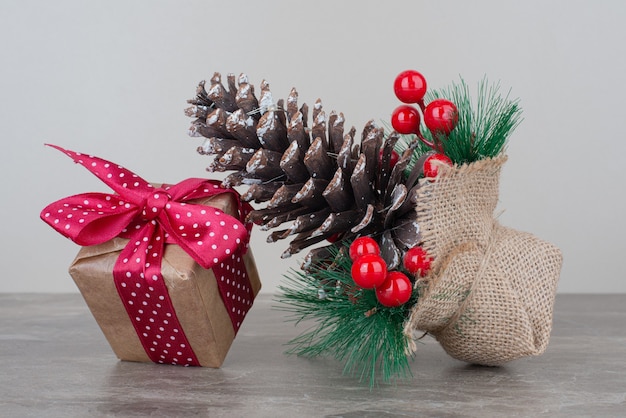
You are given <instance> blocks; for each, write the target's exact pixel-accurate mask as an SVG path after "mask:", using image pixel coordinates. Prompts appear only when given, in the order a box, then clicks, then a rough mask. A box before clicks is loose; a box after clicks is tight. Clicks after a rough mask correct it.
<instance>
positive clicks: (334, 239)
mask: <svg viewBox="0 0 626 418" xmlns="http://www.w3.org/2000/svg"><path fill="white" fill-rule="evenodd" d="M342 236H343V234H342V233H341V232H337V233H335V234H332V235H331V236H330V237H328V238H326V241H328V242H330V243H331V244H332V243H334V242H337V241H339V240H340V239H341V237H342Z"/></svg>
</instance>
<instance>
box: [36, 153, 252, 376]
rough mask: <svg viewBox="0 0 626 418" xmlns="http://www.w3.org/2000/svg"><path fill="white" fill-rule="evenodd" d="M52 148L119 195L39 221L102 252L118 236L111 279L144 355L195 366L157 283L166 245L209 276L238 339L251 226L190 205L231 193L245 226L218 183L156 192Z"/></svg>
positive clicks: (119, 170)
mask: <svg viewBox="0 0 626 418" xmlns="http://www.w3.org/2000/svg"><path fill="white" fill-rule="evenodd" d="M52 147H54V148H56V149H58V150H60V151H62V152H64V153H66V154H67V155H68V156H70V157H71V158H73V159H74V161H75V162H77V163H79V164H81V165H83V166H84V167H85V168H87V169H88V170H89V171H91V172H92V173H93V174H95V175H96V176H97V177H98V178H100V179H101V180H102V181H103V182H105V183H106V184H107V185H109V187H111V188H112V189H113V190H114V191H115V192H116V194H104V193H87V194H81V195H75V196H70V197H68V198H65V199H61V200H59V201H57V202H54V203H52V204H50V205H48V206H47V207H46V208H45V209H44V210H43V211H42V213H41V218H42V219H43V220H44V221H45V222H47V223H48V224H49V225H50V226H52V227H53V228H54V229H56V230H57V231H58V232H59V233H61V234H63V235H64V236H66V237H68V238H70V239H72V240H73V241H75V242H76V243H78V244H80V245H94V244H100V243H103V242H106V241H108V240H110V239H111V238H114V237H117V236H120V237H123V238H128V239H129V242H128V244H127V245H126V247H125V248H124V249H123V250H122V252H121V253H120V256H119V257H118V260H117V262H116V264H115V266H114V269H113V276H114V279H115V284H116V288H117V290H118V293H119V295H120V298H121V300H122V302H123V304H124V307H125V308H126V311H127V313H128V315H129V318H130V319H131V322H132V323H133V326H134V327H135V330H136V331H137V336H138V337H139V339H140V340H141V342H142V344H143V347H144V348H145V350H146V353H147V354H148V356H149V357H150V359H151V360H152V361H154V362H157V363H171V364H181V365H197V364H198V362H197V359H196V357H195V355H194V353H193V350H192V349H191V347H190V345H189V342H188V341H187V339H186V337H185V335H184V332H183V329H182V327H181V325H180V323H179V322H178V319H177V318H176V313H175V312H174V309H173V306H172V303H171V300H170V298H169V294H168V291H167V288H166V286H165V283H164V281H163V278H162V276H161V261H162V255H163V248H164V245H165V244H168V243H174V244H178V245H180V246H181V248H183V249H184V250H185V251H186V252H187V253H188V254H189V255H190V256H191V257H193V259H194V260H195V261H197V262H198V263H199V264H200V265H201V266H202V267H204V268H213V269H214V273H215V275H216V278H217V280H218V282H217V284H218V289H219V291H220V295H221V297H222V300H223V301H224V305H225V307H226V308H227V310H228V312H229V315H230V318H231V320H232V323H233V328H234V329H235V332H236V331H237V330H238V329H239V327H240V326H241V323H242V321H243V318H244V317H245V315H246V313H247V311H248V310H249V309H250V306H251V305H252V301H253V299H254V294H253V292H252V289H251V287H250V282H249V279H248V276H247V272H246V270H245V265H244V263H243V254H245V252H246V251H247V248H248V239H249V233H250V230H251V226H252V225H251V224H249V223H246V224H244V223H242V222H240V221H239V220H238V219H236V218H234V217H232V216H230V215H227V214H225V213H224V212H222V211H221V210H219V209H216V208H213V207H209V206H203V205H197V204H191V203H188V201H190V200H194V199H199V198H206V197H210V196H213V195H216V194H221V193H232V194H233V196H234V197H235V198H236V199H237V202H238V205H239V218H240V219H245V217H246V216H247V215H248V213H249V212H250V211H251V210H252V207H251V206H250V205H249V204H248V203H246V202H242V201H241V200H240V199H239V195H238V194H237V192H236V191H234V190H233V189H223V188H221V187H220V185H219V182H217V181H210V180H204V179H187V180H184V181H182V182H180V183H178V184H176V185H163V186H162V187H154V186H152V185H151V184H150V183H148V182H146V181H145V180H143V179H141V178H140V177H138V176H137V175H136V174H134V173H132V172H131V171H129V170H127V169H125V168H123V167H121V166H119V165H117V164H114V163H111V162H109V161H106V160H103V159H100V158H98V157H93V156H88V155H84V154H80V153H76V152H73V151H68V150H64V149H62V148H60V147H56V146H52Z"/></svg>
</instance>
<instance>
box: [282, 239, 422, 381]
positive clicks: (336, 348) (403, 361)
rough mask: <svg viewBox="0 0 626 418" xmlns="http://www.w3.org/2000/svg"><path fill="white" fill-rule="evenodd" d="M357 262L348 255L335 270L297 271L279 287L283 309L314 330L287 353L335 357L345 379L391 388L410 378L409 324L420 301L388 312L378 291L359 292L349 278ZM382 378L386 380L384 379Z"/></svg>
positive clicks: (337, 261) (337, 259)
mask: <svg viewBox="0 0 626 418" xmlns="http://www.w3.org/2000/svg"><path fill="white" fill-rule="evenodd" d="M351 265H352V262H351V260H350V259H349V257H347V256H346V255H345V254H344V253H343V251H341V252H339V253H338V254H336V256H335V262H334V263H333V266H332V267H330V268H329V266H317V267H316V268H314V269H312V271H311V272H310V273H305V272H303V271H297V270H292V271H291V272H290V274H289V275H288V276H286V279H287V281H286V283H287V284H288V285H286V286H280V291H281V296H279V299H278V301H279V302H280V303H281V306H280V307H279V308H280V309H282V310H285V311H288V312H289V313H290V316H289V319H290V320H292V321H295V322H296V323H300V322H301V321H312V327H311V328H309V329H308V330H307V331H305V332H304V333H302V334H301V335H300V336H298V337H296V338H295V339H293V340H291V341H290V342H289V343H288V344H289V345H290V346H291V349H289V351H288V352H287V353H289V354H297V355H301V356H307V357H315V356H321V355H330V356H333V357H335V358H336V359H337V360H339V361H341V362H343V363H344V373H345V374H350V375H353V376H358V378H359V380H360V381H368V382H369V385H370V387H373V386H374V385H375V384H376V383H377V382H379V381H380V378H381V377H382V381H383V382H385V383H387V382H390V381H392V380H394V379H396V378H408V377H410V376H411V371H410V368H409V357H410V354H409V353H408V346H409V338H408V337H407V336H406V335H405V334H404V332H403V328H404V322H405V321H406V319H407V317H408V315H409V312H410V309H411V307H412V306H413V305H414V304H415V302H416V299H417V296H416V295H417V292H414V294H413V296H412V298H411V300H410V301H409V302H407V303H406V304H404V305H402V306H399V307H395V308H387V307H384V306H382V305H381V304H380V303H379V302H378V300H377V299H376V294H375V292H374V290H366V289H361V288H360V287H358V286H356V285H355V284H354V282H353V280H352V277H351V275H350V269H351ZM381 375H382V376H381Z"/></svg>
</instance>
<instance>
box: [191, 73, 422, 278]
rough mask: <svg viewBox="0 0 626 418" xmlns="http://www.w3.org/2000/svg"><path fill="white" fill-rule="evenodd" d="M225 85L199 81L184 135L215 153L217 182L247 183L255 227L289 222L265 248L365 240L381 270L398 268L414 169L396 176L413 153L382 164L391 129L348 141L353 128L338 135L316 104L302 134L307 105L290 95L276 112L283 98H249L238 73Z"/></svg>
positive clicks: (407, 236)
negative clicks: (284, 242) (377, 252)
mask: <svg viewBox="0 0 626 418" xmlns="http://www.w3.org/2000/svg"><path fill="white" fill-rule="evenodd" d="M227 80H228V81H227V83H228V89H226V88H225V87H224V85H223V84H222V81H221V75H220V74H219V73H215V74H214V75H213V78H211V82H210V83H211V85H210V87H209V89H208V91H207V90H206V89H205V82H204V81H202V82H200V84H199V85H198V87H197V90H196V97H195V98H194V99H191V100H188V103H190V104H192V105H193V106H192V107H190V108H188V109H186V110H185V113H186V115H187V116H190V117H194V118H195V120H194V122H193V123H192V125H191V128H190V131H189V134H190V136H192V137H197V136H202V137H205V138H206V140H205V141H204V143H203V145H202V146H200V147H199V148H198V152H200V153H201V154H206V155H212V156H213V157H214V158H213V160H212V162H211V163H210V164H209V166H208V168H207V170H208V171H220V172H222V171H233V173H231V174H230V175H228V176H227V177H226V178H225V179H224V181H223V184H224V186H230V187H234V186H240V185H248V186H249V187H248V189H247V190H246V191H245V192H244V194H243V195H242V198H243V199H244V200H246V201H254V202H256V203H262V202H267V204H266V206H265V207H264V208H263V209H258V210H254V211H253V212H252V213H251V214H250V216H249V219H250V220H252V221H253V222H255V223H257V224H260V225H262V229H264V230H269V229H273V228H277V227H278V226H280V225H282V224H284V223H288V222H290V224H289V226H288V227H287V228H285V229H280V230H275V231H274V232H272V233H271V235H270V236H269V237H268V242H275V241H277V240H280V239H285V238H287V237H291V236H295V237H294V238H293V240H292V241H291V243H290V245H289V247H288V248H287V250H286V251H285V252H284V253H283V258H285V257H289V256H290V255H292V254H295V253H298V252H299V251H301V250H302V249H304V248H307V247H309V246H311V245H314V244H318V243H320V242H323V241H325V240H327V239H330V240H332V241H335V240H338V241H339V242H341V241H343V240H345V241H346V242H350V241H352V240H353V239H354V238H355V237H357V236H360V235H371V236H373V237H374V238H376V239H377V241H378V242H379V244H380V247H381V252H382V256H383V258H384V259H385V261H386V262H387V264H388V268H389V269H393V268H395V267H397V266H398V265H399V264H400V263H401V260H402V255H403V253H404V252H405V251H406V249H408V248H411V247H413V246H415V245H417V244H418V243H419V241H420V234H419V226H418V224H417V220H416V212H415V210H414V208H415V196H416V193H415V192H416V191H417V188H418V187H419V185H418V182H417V179H418V176H419V174H420V173H419V172H418V170H419V169H420V167H421V164H419V163H418V164H415V165H414V167H416V168H415V169H413V170H411V172H410V173H409V174H408V175H405V171H406V168H407V165H408V163H409V161H410V157H411V154H412V149H408V150H407V151H406V152H404V153H403V155H402V156H401V158H400V159H399V161H398V162H397V164H396V165H395V166H394V167H391V155H392V151H393V148H394V146H395V144H396V141H397V140H398V135H397V134H396V133H395V132H394V133H392V134H391V135H389V136H388V137H387V138H386V139H385V138H384V130H383V129H382V128H379V127H377V126H376V125H375V124H374V122H373V121H370V122H368V123H367V124H366V125H365V127H364V129H363V132H362V134H361V140H360V144H356V143H355V142H356V141H355V134H356V130H355V129H354V127H353V128H352V129H351V130H350V131H348V132H347V133H344V116H343V114H342V113H336V112H335V111H332V112H330V114H329V115H328V116H327V115H326V113H325V112H324V110H323V109H322V103H321V101H320V100H319V99H318V100H317V101H316V103H315V106H314V107H313V111H312V126H311V128H308V126H307V119H308V106H307V105H306V104H303V105H302V107H301V108H300V109H298V93H297V91H296V90H295V89H292V90H291V93H290V94H289V97H288V98H287V106H286V108H285V106H284V101H283V100H279V101H278V102H274V100H273V98H272V94H271V92H270V90H269V84H268V83H267V82H266V81H263V82H262V83H261V94H260V99H257V98H256V96H255V94H254V86H252V85H251V84H250V83H249V82H248V77H247V76H246V75H244V74H241V75H240V76H239V78H238V80H237V86H236V85H235V76H234V75H233V74H229V75H228V77H227ZM331 245H339V244H338V242H337V241H335V243H334V244H331ZM329 247H330V246H324V247H320V248H316V249H314V250H312V251H310V252H309V255H308V256H307V257H306V259H305V263H304V265H303V268H305V269H306V268H307V267H308V266H310V265H312V263H315V262H317V261H319V260H321V259H325V258H327V257H328V256H329V255H330V252H329Z"/></svg>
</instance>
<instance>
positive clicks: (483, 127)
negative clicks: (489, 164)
mask: <svg viewBox="0 0 626 418" xmlns="http://www.w3.org/2000/svg"><path fill="white" fill-rule="evenodd" d="M438 98H445V99H448V100H450V101H452V102H453V103H454V104H455V105H456V106H457V109H458V111H459V121H458V124H457V126H456V128H454V130H452V132H450V135H449V136H448V137H445V136H439V137H437V139H438V140H439V141H441V143H442V144H443V148H444V152H445V154H446V155H447V156H448V157H450V159H451V160H452V161H453V162H454V163H455V164H464V163H471V162H473V161H477V160H481V159H484V158H491V157H495V156H497V155H498V154H500V153H501V152H502V151H503V150H504V149H505V147H506V143H507V140H508V138H509V137H510V135H511V133H512V132H513V131H514V130H515V128H517V126H518V125H519V124H520V122H521V120H522V119H521V113H522V110H521V108H520V106H519V100H518V99H510V98H509V93H507V94H506V95H505V96H502V95H501V93H500V84H499V83H496V84H489V83H488V82H487V79H486V78H483V80H482V81H481V82H480V83H478V88H477V91H476V99H475V100H472V97H471V93H470V89H469V87H468V86H467V84H466V83H465V81H464V80H463V79H461V81H460V83H452V84H451V85H450V86H449V87H447V88H443V89H435V90H430V91H428V93H427V94H426V97H425V98H424V101H425V103H429V102H431V101H433V100H435V99H438ZM422 135H423V136H424V137H425V138H426V139H428V140H429V141H432V139H433V136H432V133H431V132H430V131H429V130H428V129H426V128H425V127H423V128H422ZM414 139H415V135H407V136H404V137H403V140H402V141H398V143H399V149H400V150H401V151H403V150H405V149H406V148H407V147H408V144H410V143H411V142H412V141H413V140H414ZM428 151H430V148H428V147H427V146H426V145H424V144H423V143H421V142H420V144H419V145H418V146H417V147H416V148H415V151H414V158H413V159H412V160H413V161H415V160H417V159H418V158H419V157H420V156H421V155H423V154H424V153H425V152H428Z"/></svg>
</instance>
